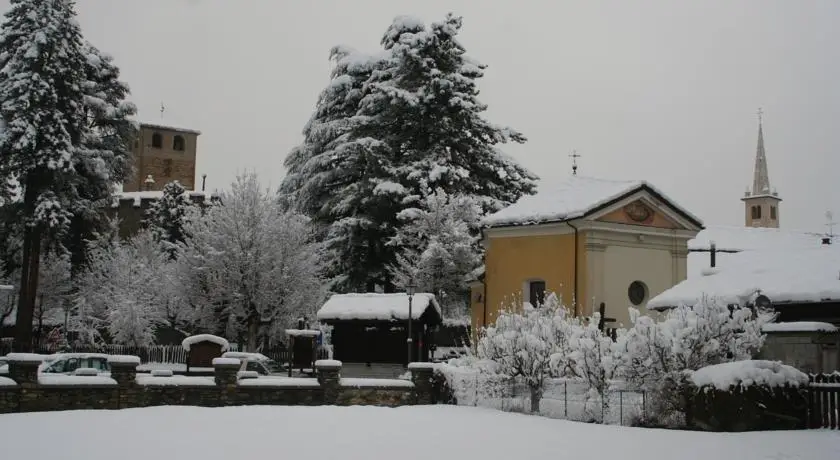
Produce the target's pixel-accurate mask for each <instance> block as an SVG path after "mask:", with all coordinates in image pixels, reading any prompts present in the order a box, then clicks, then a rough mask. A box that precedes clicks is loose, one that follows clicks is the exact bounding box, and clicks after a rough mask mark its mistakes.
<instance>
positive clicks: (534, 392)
mask: <svg viewBox="0 0 840 460" xmlns="http://www.w3.org/2000/svg"><path fill="white" fill-rule="evenodd" d="M542 395H543V389H542V387H538V386H532V387H531V413H532V414H537V413H539V412H540V400H541V399H542Z"/></svg>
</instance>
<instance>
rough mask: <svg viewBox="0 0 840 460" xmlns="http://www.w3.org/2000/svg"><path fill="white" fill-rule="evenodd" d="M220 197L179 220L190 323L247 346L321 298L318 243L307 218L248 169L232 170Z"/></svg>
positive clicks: (309, 309) (275, 332) (277, 334)
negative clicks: (232, 178)
mask: <svg viewBox="0 0 840 460" xmlns="http://www.w3.org/2000/svg"><path fill="white" fill-rule="evenodd" d="M221 203H222V204H221V205H219V206H214V207H211V208H209V209H207V211H206V214H205V215H204V217H203V218H202V219H188V220H187V223H186V224H185V226H184V229H185V231H186V234H187V235H189V237H188V238H187V239H186V241H185V243H184V244H183V246H182V249H181V252H180V253H181V255H180V264H181V276H182V280H183V286H184V292H185V293H186V295H188V296H189V297H190V304H191V305H192V306H193V308H195V310H196V311H195V314H196V317H195V318H196V322H197V324H199V325H201V326H204V327H205V328H208V329H210V330H212V331H213V332H226V333H227V335H228V336H233V337H236V336H238V337H244V339H245V344H246V347H247V349H248V350H254V349H255V348H256V344H257V340H258V339H259V338H260V337H261V334H263V335H262V336H265V335H267V336H269V337H272V338H274V339H277V338H279V337H282V336H283V334H282V329H283V328H286V327H289V326H291V325H292V324H293V323H294V321H295V320H296V319H297V318H299V317H301V316H310V317H311V315H312V313H314V309H315V308H316V307H317V305H319V303H320V301H321V300H322V299H323V295H324V290H323V279H322V278H321V269H322V263H321V256H322V251H321V245H320V244H318V243H316V242H315V241H314V238H313V231H312V227H311V225H310V223H309V219H308V218H306V217H305V216H303V215H301V214H297V213H295V212H294V211H287V210H285V209H284V208H283V206H282V205H281V204H279V203H278V202H277V199H276V196H275V195H274V194H273V193H271V192H269V191H267V190H263V189H262V188H261V186H260V184H259V181H258V180H257V177H256V175H255V174H249V175H245V176H240V177H238V178H237V180H236V182H234V183H233V184H232V190H231V191H230V192H229V193H224V194H223V195H222V197H221ZM219 323H221V324H220V325H219ZM220 328H224V330H223V331H219V329H220Z"/></svg>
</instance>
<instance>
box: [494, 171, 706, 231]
mask: <svg viewBox="0 0 840 460" xmlns="http://www.w3.org/2000/svg"><path fill="white" fill-rule="evenodd" d="M642 187H648V188H650V189H651V190H653V191H655V192H656V193H658V194H659V195H661V196H663V197H664V196H665V195H664V194H663V193H662V192H660V191H659V190H657V189H656V188H655V187H653V186H651V185H650V184H649V183H647V182H645V181H617V180H606V179H596V178H592V177H582V176H571V177H567V178H565V179H561V180H548V179H544V180H542V181H540V183H539V186H538V188H537V193H536V194H534V195H526V196H523V197H522V198H520V199H519V201H517V202H516V203H514V204H512V205H510V206H508V207H506V208H504V209H502V210H500V211H498V212H496V213H494V214H491V215H489V216H487V217H485V218H484V219H483V220H482V225H485V226H489V227H496V226H505V225H528V224H537V223H543V222H556V221H564V220H569V219H575V218H578V217H582V216H584V215H586V214H587V213H589V212H591V211H594V210H595V209H597V208H598V207H600V206H603V205H605V204H607V203H609V202H610V201H612V200H614V199H616V198H619V197H621V196H622V195H625V194H628V193H632V192H633V191H635V190H638V189H641V188H642ZM668 201H669V203H670V204H671V205H673V206H674V207H676V208H678V209H679V210H680V211H681V212H683V213H685V214H686V215H688V216H690V217H691V218H692V219H694V220H696V221H697V222H700V219H698V218H697V217H694V216H693V215H692V214H691V213H689V212H688V211H686V210H685V209H682V208H680V207H679V206H677V205H676V204H675V203H674V202H673V201H671V200H668Z"/></svg>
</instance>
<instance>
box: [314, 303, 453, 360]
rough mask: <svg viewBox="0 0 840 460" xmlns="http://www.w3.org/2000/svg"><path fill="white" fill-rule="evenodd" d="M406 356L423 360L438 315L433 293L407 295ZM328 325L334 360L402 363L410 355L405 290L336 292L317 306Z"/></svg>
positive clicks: (322, 318) (321, 318) (437, 321)
mask: <svg viewBox="0 0 840 460" xmlns="http://www.w3.org/2000/svg"><path fill="white" fill-rule="evenodd" d="M411 318H412V324H411V330H412V336H413V337H412V339H413V340H412V347H411V350H412V351H411V361H428V359H429V350H430V347H431V345H432V344H433V342H434V331H435V330H436V328H437V327H438V326H439V325H440V324H441V323H442V321H443V317H442V314H441V310H440V305H438V303H437V300H436V299H435V296H434V295H432V294H426V293H418V294H414V295H413V296H411ZM318 320H319V321H321V322H323V323H326V324H329V325H331V326H333V330H332V346H333V356H334V358H335V359H337V360H340V361H344V362H351V363H368V364H370V363H391V364H399V363H405V362H406V361H408V360H409V358H408V353H409V351H408V350H409V347H408V345H407V341H406V339H407V338H408V323H409V296H408V295H407V294H379V293H367V294H336V295H333V296H332V297H330V299H329V300H327V302H326V303H324V305H323V306H322V307H321V309H320V310H318Z"/></svg>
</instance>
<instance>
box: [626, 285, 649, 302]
mask: <svg viewBox="0 0 840 460" xmlns="http://www.w3.org/2000/svg"><path fill="white" fill-rule="evenodd" d="M647 291H648V290H647V286H645V283H643V282H641V281H633V282H632V283H630V287H628V288H627V297H629V298H630V303H632V304H633V305H637V306H638V305H641V304H642V302H644V301H645V298H647Z"/></svg>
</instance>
